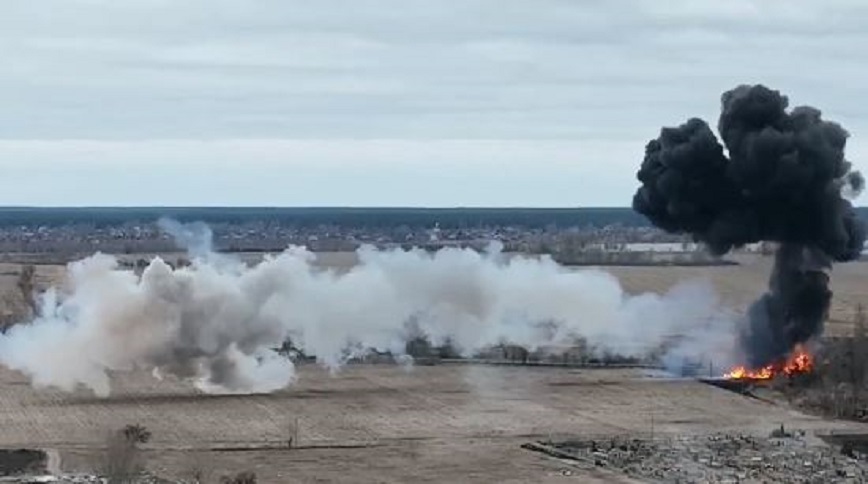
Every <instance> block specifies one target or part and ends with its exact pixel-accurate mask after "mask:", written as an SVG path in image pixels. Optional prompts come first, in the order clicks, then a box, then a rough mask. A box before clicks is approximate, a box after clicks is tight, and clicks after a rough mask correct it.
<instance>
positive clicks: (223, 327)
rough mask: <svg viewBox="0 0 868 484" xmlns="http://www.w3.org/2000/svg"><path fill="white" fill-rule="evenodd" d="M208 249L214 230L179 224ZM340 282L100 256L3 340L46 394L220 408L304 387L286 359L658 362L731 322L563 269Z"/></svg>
mask: <svg viewBox="0 0 868 484" xmlns="http://www.w3.org/2000/svg"><path fill="white" fill-rule="evenodd" d="M163 226H165V227H169V228H171V229H173V230H175V229H177V230H175V232H176V233H181V234H186V236H185V237H180V238H179V240H181V241H182V242H185V243H190V241H191V240H192V241H194V242H195V243H194V244H193V246H194V247H195V248H201V247H207V245H203V244H201V243H200V242H202V240H201V239H200V238H199V236H198V235H191V234H194V233H196V231H197V230H199V229H201V227H198V228H197V227H195V226H181V225H176V224H171V223H170V224H166V223H163ZM358 257H359V260H360V262H359V264H358V265H357V266H356V267H354V268H352V269H350V270H349V271H346V272H342V273H337V272H333V271H329V270H322V269H321V268H317V267H316V266H315V265H314V261H315V255H314V254H312V253H310V252H308V251H306V250H304V249H301V248H298V247H290V248H289V249H287V250H286V251H285V252H283V253H281V254H279V255H277V256H274V257H267V258H266V259H265V260H264V261H263V262H261V263H259V264H257V265H255V266H250V267H248V266H246V265H243V264H240V263H238V264H223V263H215V262H213V258H212V257H210V256H209V255H208V254H204V256H203V257H198V258H195V259H194V261H193V263H192V265H191V266H189V267H183V268H176V269H173V268H171V267H170V266H169V265H167V264H166V263H165V262H163V261H162V260H161V259H159V258H157V259H154V260H153V261H152V262H151V263H150V265H149V266H148V267H147V268H146V269H145V270H144V272H143V273H142V274H141V276H138V275H136V274H135V273H133V272H131V271H127V270H121V269H119V268H118V263H117V261H116V260H115V258H113V257H111V256H108V255H100V254H97V255H94V256H92V257H90V258H87V259H84V260H82V261H78V262H74V263H72V264H71V265H70V267H69V289H68V290H67V291H65V292H62V293H61V292H57V291H50V292H48V293H47V294H46V295H45V297H44V298H43V304H42V310H41V315H40V316H39V317H38V318H36V320H34V321H32V322H30V323H28V324H21V325H17V326H15V327H13V328H11V329H10V330H9V331H8V332H7V333H6V334H5V335H3V336H2V337H0V362H2V363H3V364H4V365H6V366H8V367H10V368H14V369H18V370H21V371H23V372H25V373H26V374H28V375H30V376H31V377H32V379H33V382H34V384H36V385H39V386H47V385H48V386H57V387H60V388H64V389H67V390H72V389H75V388H76V387H78V386H79V385H85V386H86V387H89V388H91V389H93V390H94V391H95V392H96V393H98V394H100V395H107V394H109V392H110V389H111V387H110V379H109V376H108V372H109V371H111V370H129V369H134V368H138V369H145V370H150V371H153V372H154V374H155V375H157V376H161V377H164V376H169V375H171V376H174V377H178V378H182V379H188V380H192V381H194V382H196V384H197V385H198V386H199V387H200V388H202V389H204V390H206V391H215V392H265V391H274V390H277V389H281V388H284V387H286V386H287V385H289V384H291V383H292V381H293V380H294V379H295V374H294V368H293V364H292V362H291V361H290V360H289V359H287V358H285V357H283V356H281V355H279V354H278V353H276V352H275V351H274V349H275V348H277V347H279V346H280V345H281V344H282V343H283V342H284V341H286V340H287V339H288V338H290V339H291V340H292V342H293V344H294V346H296V347H297V348H299V349H300V350H302V351H304V352H305V353H306V354H309V355H316V357H317V359H318V360H319V361H320V363H321V364H323V365H325V366H327V367H330V368H338V367H340V366H341V365H342V364H344V363H345V362H346V361H347V360H348V359H349V358H352V357H354V356H357V355H360V354H363V353H365V352H366V351H369V350H370V349H375V350H378V351H389V352H392V353H393V354H395V355H398V356H400V355H403V354H404V352H405V345H406V343H407V341H409V340H411V339H412V338H414V337H416V336H419V335H424V336H425V337H427V338H428V339H429V340H430V341H431V342H432V343H433V344H435V345H437V344H441V343H444V342H446V341H449V342H451V344H452V345H454V346H455V347H457V349H458V350H460V351H462V352H463V353H465V354H468V355H469V354H472V353H473V352H475V351H477V350H479V349H482V348H486V347H489V346H491V345H496V344H500V343H509V344H515V345H520V346H523V347H526V348H528V349H534V348H536V347H539V346H542V345H560V344H563V345H573V344H574V343H575V342H576V338H584V339H585V340H586V341H587V343H588V344H589V345H591V346H592V347H595V348H596V349H597V350H598V351H611V352H615V353H618V354H622V355H637V356H644V355H646V354H647V353H648V352H649V351H652V350H655V349H657V348H658V347H659V346H660V345H661V344H662V343H664V342H665V341H666V340H667V338H669V336H670V335H672V334H683V333H685V332H689V331H690V330H691V328H693V329H696V328H701V327H704V326H707V325H709V324H710V323H711V322H714V321H717V324H716V326H717V327H720V321H719V320H726V319H727V316H726V315H725V314H724V313H722V312H721V311H720V309H719V307H718V301H717V299H716V298H715V296H714V293H713V291H711V289H710V287H709V286H708V285H703V284H692V285H683V286H679V287H675V288H673V289H672V290H671V291H670V292H669V293H667V294H665V295H662V296H659V295H655V294H644V295H639V296H635V297H632V296H629V295H627V294H625V293H624V291H623V290H622V288H621V287H620V285H619V283H618V281H617V280H616V279H615V278H614V277H613V276H611V275H609V274H607V273H605V272H600V271H595V270H583V271H575V270H569V269H566V268H564V267H562V266H559V265H558V264H556V263H555V262H553V261H552V260H550V259H548V258H542V259H530V258H511V257H507V256H506V255H505V254H502V253H501V252H500V250H499V249H498V248H497V247H493V248H492V249H491V250H489V251H488V252H486V253H478V252H476V251H473V250H469V249H468V250H463V249H444V250H440V251H438V252H436V253H428V252H425V251H422V250H411V251H402V250H387V251H379V250H375V249H373V248H370V247H365V248H362V249H360V250H359V251H358Z"/></svg>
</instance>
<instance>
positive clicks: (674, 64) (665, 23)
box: [0, 0, 868, 206]
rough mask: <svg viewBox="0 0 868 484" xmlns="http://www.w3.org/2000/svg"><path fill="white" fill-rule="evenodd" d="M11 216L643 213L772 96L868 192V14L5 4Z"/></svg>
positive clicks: (369, 4) (776, 9) (183, 1)
mask: <svg viewBox="0 0 868 484" xmlns="http://www.w3.org/2000/svg"><path fill="white" fill-rule="evenodd" d="M0 59H2V61H3V64H2V67H0V170H2V172H0V204H4V205H270V206H277V205H292V206H296V205H308V206H309V205H315V206H336V205H340V206H347V205H388V206H396V205H402V206H403V205H410V206H589V205H595V206H600V205H606V206H613V205H618V206H624V205H629V203H630V199H631V197H632V193H633V191H634V190H635V188H636V184H637V182H636V181H635V179H634V176H635V172H636V170H637V168H638V165H639V163H640V162H641V159H642V155H643V150H644V145H645V143H646V141H647V140H648V139H650V138H653V137H655V136H656V135H657V134H658V131H659V129H660V127H661V126H662V125H675V124H679V123H681V122H683V121H685V120H686V119H687V118H688V117H691V116H702V117H704V118H706V119H708V120H709V121H711V122H712V124H713V125H716V120H717V115H718V113H719V107H720V104H719V103H720V100H719V99H720V94H721V92H722V91H724V90H726V89H729V88H732V87H734V86H735V85H737V84H742V83H757V82H761V83H765V84H767V85H768V86H770V87H773V88H775V89H779V90H781V91H783V92H784V93H785V94H787V95H788V96H789V97H790V101H791V104H793V105H799V104H811V105H814V106H816V107H818V108H820V109H822V110H823V112H824V115H825V117H827V118H829V119H833V120H836V121H839V122H840V123H841V124H843V125H844V127H845V128H847V129H848V131H850V133H851V135H852V137H851V139H850V142H849V144H848V154H849V158H850V159H851V160H852V161H854V163H855V164H856V165H857V166H858V167H859V168H860V169H863V170H865V169H866V168H868V164H866V158H868V2H865V1H864V0H825V1H823V2H820V1H816V0H727V1H720V0H707V1H700V0H669V1H660V0H621V1H618V0H611V1H602V0H600V1H592V0H523V1H514V0H376V1H374V0H344V1H338V0H316V1H310V0H233V1H230V0H123V1H118V0H9V1H6V2H3V3H2V4H0Z"/></svg>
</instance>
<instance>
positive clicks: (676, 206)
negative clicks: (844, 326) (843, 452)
mask: <svg viewBox="0 0 868 484" xmlns="http://www.w3.org/2000/svg"><path fill="white" fill-rule="evenodd" d="M721 100H722V112H721V115H720V120H719V123H718V131H719V132H720V137H721V139H722V140H723V145H721V143H720V142H719V141H718V139H717V137H716V136H715V135H714V133H713V132H712V130H711V128H710V127H709V126H708V124H707V123H706V122H705V121H703V120H701V119H697V118H693V119H690V120H689V121H687V123H685V124H683V125H681V126H679V127H677V128H671V127H670V128H663V129H662V130H661V132H660V136H659V137H658V138H657V139H655V140H652V141H650V142H649V143H648V145H647V147H646V148H645V159H644V161H643V162H642V167H641V169H640V170H639V173H638V178H639V181H641V182H642V186H641V187H640V188H639V190H638V191H637V192H636V195H635V196H634V198H633V208H634V209H635V210H636V211H638V212H639V213H641V214H643V215H645V216H646V217H648V219H650V220H651V222H652V223H653V224H654V225H656V226H658V227H660V228H662V229H664V230H666V231H669V232H678V233H690V234H692V235H693V236H694V238H695V239H696V240H697V241H700V242H704V243H705V244H706V245H707V246H708V247H709V249H710V250H711V251H712V252H714V253H716V254H724V253H726V252H728V251H729V250H730V249H732V248H733V247H738V246H742V245H744V244H748V243H752V242H759V241H775V242H779V243H780V244H781V246H780V248H779V250H778V253H777V255H776V258H775V268H774V270H773V272H772V276H771V280H770V283H769V290H768V292H767V293H766V294H765V295H763V296H762V297H761V298H760V299H759V300H758V301H757V302H755V303H754V304H753V305H752V307H751V308H750V309H749V311H748V318H747V324H746V326H745V330H744V332H743V335H742V339H741V341H742V349H743V350H744V351H745V354H746V357H747V359H748V363H749V364H751V365H753V366H761V365H765V364H768V363H770V362H772V361H775V360H776V359H778V358H781V357H783V356H785V355H786V354H787V353H788V352H789V351H790V350H792V348H793V347H794V346H795V345H796V344H797V343H803V342H806V341H809V340H811V339H812V338H815V337H817V336H819V335H820V334H821V333H822V331H823V322H824V320H825V319H826V316H827V313H828V309H829V304H830V301H831V291H830V290H829V288H828V282H829V279H828V275H827V274H826V270H827V269H829V268H830V267H831V263H832V262H833V261H837V262H846V261H850V260H854V259H856V258H858V257H859V255H860V254H861V251H862V248H863V246H864V242H865V227H864V224H863V222H862V221H861V220H860V219H858V218H857V216H856V213H855V211H854V210H853V206H852V205H851V203H850V202H849V201H848V200H847V199H846V198H845V197H855V196H856V195H858V193H859V192H860V191H861V190H862V188H863V185H864V179H863V178H862V175H861V174H859V172H856V171H852V170H851V164H850V163H849V162H848V161H847V160H846V159H845V157H844V148H845V145H846V142H847V137H848V136H849V135H848V133H847V131H845V130H844V129H843V128H842V127H841V126H840V125H838V124H837V123H833V122H830V121H825V120H823V119H822V118H821V114H820V111H819V110H817V109H815V108H812V107H807V106H803V107H796V108H794V109H792V110H791V111H789V112H788V111H787V106H788V100H787V97H786V96H783V95H781V94H780V93H779V92H778V91H774V90H771V89H769V88H767V87H765V86H762V85H756V86H739V87H737V88H735V89H733V90H731V91H727V92H725V93H724V94H723V96H722V99H721ZM724 146H725V147H726V153H725V152H724Z"/></svg>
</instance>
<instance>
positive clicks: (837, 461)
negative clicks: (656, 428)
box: [547, 431, 868, 484]
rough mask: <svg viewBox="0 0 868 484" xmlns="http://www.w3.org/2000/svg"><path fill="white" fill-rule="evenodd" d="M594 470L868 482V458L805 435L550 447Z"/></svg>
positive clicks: (676, 479)
mask: <svg viewBox="0 0 868 484" xmlns="http://www.w3.org/2000/svg"><path fill="white" fill-rule="evenodd" d="M547 445H548V446H550V447H553V448H555V449H557V451H559V452H560V453H565V454H567V455H569V456H570V457H571V458H574V459H576V460H578V461H581V462H584V463H586V464H589V465H593V466H597V467H603V468H610V469H612V470H617V471H621V472H623V473H625V474H627V475H629V476H631V477H634V478H638V479H642V480H651V481H654V482H671V483H690V482H714V483H750V482H757V483H759V482H789V483H811V484H813V483H817V484H820V483H838V482H840V483H845V482H866V481H868V458H866V456H862V455H859V454H854V453H849V454H850V455H844V454H842V452H841V450H840V449H838V448H835V447H831V446H828V445H825V444H823V443H821V442H813V441H811V440H810V439H808V438H806V437H805V435H804V433H796V434H790V433H786V432H777V431H776V432H774V433H773V434H772V435H771V436H769V437H757V436H753V435H747V434H712V435H701V436H683V437H674V438H659V439H653V440H645V439H633V438H623V437H616V438H610V439H599V440H581V441H577V440H571V441H566V442H560V443H549V444H547Z"/></svg>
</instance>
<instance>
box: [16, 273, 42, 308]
mask: <svg viewBox="0 0 868 484" xmlns="http://www.w3.org/2000/svg"><path fill="white" fill-rule="evenodd" d="M35 275H36V267H35V266H34V265H33V264H27V265H24V266H22V267H21V272H20V273H19V274H18V281H17V285H18V290H19V291H20V292H21V297H22V298H23V299H24V302H25V303H26V304H27V306H28V307H29V308H30V312H31V314H32V315H35V314H36V309H37V307H36V285H35V283H34V276H35Z"/></svg>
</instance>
